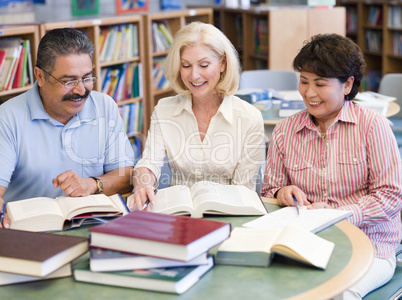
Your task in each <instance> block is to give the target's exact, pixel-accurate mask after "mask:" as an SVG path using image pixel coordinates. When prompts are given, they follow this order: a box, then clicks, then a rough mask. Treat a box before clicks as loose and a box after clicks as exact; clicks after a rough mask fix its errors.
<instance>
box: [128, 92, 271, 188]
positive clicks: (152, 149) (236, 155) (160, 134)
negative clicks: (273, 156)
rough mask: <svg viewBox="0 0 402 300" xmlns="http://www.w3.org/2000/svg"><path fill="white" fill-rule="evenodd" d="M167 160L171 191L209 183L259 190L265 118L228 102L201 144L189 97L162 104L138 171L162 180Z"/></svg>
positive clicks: (233, 100) (244, 104) (231, 98)
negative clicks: (257, 187)
mask: <svg viewBox="0 0 402 300" xmlns="http://www.w3.org/2000/svg"><path fill="white" fill-rule="evenodd" d="M166 155H167V157H168V162H169V166H170V168H171V171H172V177H171V181H170V184H171V185H179V184H180V185H186V186H189V187H190V186H191V185H193V184H194V183H195V182H197V181H201V180H207V181H213V182H217V183H222V184H241V185H245V186H247V187H248V188H250V189H253V190H255V187H256V180H257V176H258V171H259V168H260V166H261V164H263V163H264V155H265V144H264V123H263V119H262V115H261V112H260V111H259V110H258V109H256V108H255V107H253V106H252V105H250V104H249V103H247V102H245V101H243V100H241V99H239V98H238V97H236V96H226V97H225V98H224V99H223V102H222V104H221V105H220V107H219V109H218V111H217V113H216V114H215V116H213V117H212V119H211V122H210V124H209V127H208V130H207V132H206V134H205V137H204V140H203V141H201V138H200V133H199V131H198V126H197V120H196V118H195V115H194V113H193V110H192V101H191V95H177V96H174V97H168V98H164V99H161V100H160V101H159V102H158V105H157V106H155V109H154V112H153V114H152V117H151V127H150V129H149V132H148V139H147V141H146V144H145V148H144V151H143V155H142V158H141V159H140V160H139V162H138V163H137V164H136V166H135V169H136V168H139V167H146V168H148V169H150V170H151V171H152V172H153V173H154V174H155V176H156V178H158V179H159V177H160V175H161V174H160V173H161V171H160V170H161V167H162V165H163V163H164V158H165V156H166ZM159 180H164V178H160V179H159Z"/></svg>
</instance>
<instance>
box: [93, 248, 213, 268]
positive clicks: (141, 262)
mask: <svg viewBox="0 0 402 300" xmlns="http://www.w3.org/2000/svg"><path fill="white" fill-rule="evenodd" d="M207 263H208V257H207V253H206V252H205V253H203V254H201V255H199V256H197V257H195V258H193V259H192V260H189V261H187V262H185V261H179V260H173V259H165V258H159V257H152V256H145V255H137V254H131V253H124V252H120V251H113V250H107V249H101V248H95V247H91V248H90V260H89V266H90V269H91V271H93V272H110V271H127V270H138V269H152V268H167V267H183V266H197V265H205V264H207Z"/></svg>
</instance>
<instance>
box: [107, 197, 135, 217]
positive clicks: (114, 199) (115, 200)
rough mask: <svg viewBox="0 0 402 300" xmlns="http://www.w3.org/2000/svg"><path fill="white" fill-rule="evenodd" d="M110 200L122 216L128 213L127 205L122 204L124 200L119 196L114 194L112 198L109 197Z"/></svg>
mask: <svg viewBox="0 0 402 300" xmlns="http://www.w3.org/2000/svg"><path fill="white" fill-rule="evenodd" d="M109 198H110V200H112V202H113V203H114V205H115V206H116V207H117V208H118V209H119V210H120V211H121V212H122V213H123V215H126V214H128V213H129V212H130V210H129V209H128V207H127V205H126V204H125V202H124V199H123V198H121V196H120V195H119V194H115V195H112V196H109Z"/></svg>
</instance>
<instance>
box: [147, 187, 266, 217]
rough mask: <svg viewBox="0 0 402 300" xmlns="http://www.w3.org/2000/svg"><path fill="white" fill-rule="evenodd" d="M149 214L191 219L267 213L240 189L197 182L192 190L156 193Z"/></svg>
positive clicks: (255, 197) (255, 196) (256, 198)
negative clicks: (207, 216)
mask: <svg viewBox="0 0 402 300" xmlns="http://www.w3.org/2000/svg"><path fill="white" fill-rule="evenodd" d="M151 211H152V212H157V213H164V214H173V215H191V216H192V217H195V218H202V216H203V214H224V215H265V214H266V213H267V210H266V209H265V206H264V204H263V203H262V201H261V198H260V197H259V196H258V194H257V193H256V192H255V191H253V190H250V189H249V188H247V187H245V186H243V185H223V184H218V183H213V182H208V181H199V182H196V183H195V184H194V185H193V186H192V187H191V188H189V187H187V186H184V185H176V186H171V187H168V188H165V189H161V190H159V191H158V194H157V195H156V204H155V205H153V206H151Z"/></svg>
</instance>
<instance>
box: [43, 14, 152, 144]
mask: <svg viewBox="0 0 402 300" xmlns="http://www.w3.org/2000/svg"><path fill="white" fill-rule="evenodd" d="M127 24H133V25H135V26H136V28H137V37H138V41H137V43H138V56H132V57H128V58H125V59H118V60H113V61H101V57H100V50H101V45H100V41H99V37H100V34H101V29H102V28H106V27H110V26H114V25H127ZM65 27H70V28H76V29H79V30H81V31H83V32H85V33H86V34H87V35H88V38H89V39H90V40H91V41H92V42H93V44H94V46H95V51H94V54H93V65H94V76H96V77H97V78H98V80H97V81H96V82H95V86H94V90H96V91H102V80H101V71H102V69H103V68H107V67H114V66H115V67H116V68H117V67H119V66H122V65H123V64H125V63H138V64H141V65H142V68H141V71H142V72H141V74H139V77H140V78H141V79H140V84H141V82H142V86H140V89H141V90H142V96H141V95H140V96H139V97H135V98H129V99H123V100H121V101H117V105H118V106H119V107H123V106H125V105H130V104H136V103H138V104H139V103H140V102H142V109H143V110H142V114H143V116H147V115H148V112H147V104H146V102H147V97H146V89H145V87H144V82H143V81H142V78H144V75H145V71H144V63H145V56H144V54H145V48H144V38H143V37H144V35H143V33H144V28H143V17H142V15H138V14H136V15H134V14H127V15H121V16H112V17H100V18H97V19H82V20H71V21H62V22H49V23H43V24H41V25H40V35H41V36H43V35H44V34H45V33H46V32H47V31H49V30H52V29H56V28H65ZM137 109H138V107H137ZM123 119H124V118H123ZM142 120H143V122H142V124H141V125H140V126H141V130H140V132H135V133H130V132H128V133H127V134H128V136H129V137H130V138H131V137H132V138H139V139H140V140H141V141H142V142H143V140H144V138H143V137H144V136H145V134H146V132H147V131H148V127H147V126H148V122H146V121H145V118H142Z"/></svg>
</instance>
